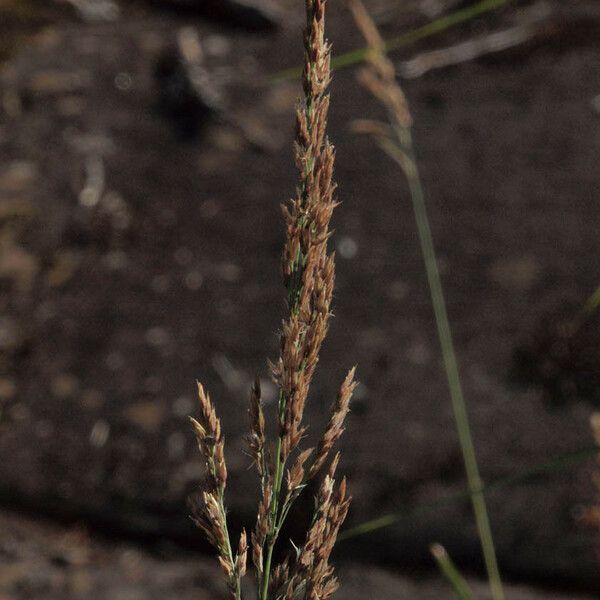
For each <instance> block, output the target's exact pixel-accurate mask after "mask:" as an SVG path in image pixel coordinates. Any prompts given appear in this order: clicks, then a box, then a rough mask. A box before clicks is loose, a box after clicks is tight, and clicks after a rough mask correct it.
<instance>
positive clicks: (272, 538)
mask: <svg viewBox="0 0 600 600" xmlns="http://www.w3.org/2000/svg"><path fill="white" fill-rule="evenodd" d="M280 403H281V399H280ZM281 446H282V436H281V435H279V436H277V445H276V448H275V455H276V456H277V459H276V465H275V477H274V479H275V480H274V482H273V500H272V503H271V512H270V523H271V525H270V530H269V534H268V537H267V556H266V558H265V564H264V571H263V578H262V586H261V590H260V600H267V596H268V593H269V579H270V575H271V564H272V562H273V550H274V548H275V542H276V541H277V533H278V528H277V515H278V512H279V496H280V494H281V483H282V481H283V469H284V464H283V460H282V457H281Z"/></svg>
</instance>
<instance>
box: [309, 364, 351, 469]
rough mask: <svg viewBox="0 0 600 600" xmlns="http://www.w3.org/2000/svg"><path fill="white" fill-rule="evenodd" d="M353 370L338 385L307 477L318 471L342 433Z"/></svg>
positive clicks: (348, 406)
mask: <svg viewBox="0 0 600 600" xmlns="http://www.w3.org/2000/svg"><path fill="white" fill-rule="evenodd" d="M355 371H356V367H353V368H352V369H350V371H348V374H347V375H346V378H345V379H344V381H343V382H342V385H341V386H340V391H339V392H338V396H337V400H336V402H335V404H334V405H333V407H332V409H331V416H330V418H329V423H328V424H327V427H326V428H325V433H324V434H323V437H322V438H321V441H320V442H319V446H318V448H317V453H316V458H315V461H314V462H313V464H312V466H311V468H310V472H309V477H314V476H315V475H316V474H317V473H318V472H319V470H320V469H321V467H322V466H323V464H324V463H325V461H326V460H327V456H328V455H329V452H330V451H331V449H332V448H333V446H334V445H335V443H336V442H337V441H338V439H339V438H340V436H341V435H342V433H344V421H345V419H346V415H347V414H348V411H349V410H350V400H351V399H352V394H353V392H354V390H355V388H356V385H357V384H356V382H355V381H354V373H355Z"/></svg>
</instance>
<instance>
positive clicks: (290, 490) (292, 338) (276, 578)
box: [192, 0, 356, 600]
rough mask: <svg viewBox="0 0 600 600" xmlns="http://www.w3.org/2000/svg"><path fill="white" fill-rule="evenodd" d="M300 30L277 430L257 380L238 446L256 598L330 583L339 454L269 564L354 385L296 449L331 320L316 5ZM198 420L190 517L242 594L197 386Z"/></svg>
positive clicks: (239, 557)
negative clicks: (294, 532)
mask: <svg viewBox="0 0 600 600" xmlns="http://www.w3.org/2000/svg"><path fill="white" fill-rule="evenodd" d="M306 17H307V26H306V30H305V33H304V48H305V62H304V74H303V89H304V102H303V104H302V105H301V106H300V107H299V108H298V110H297V116H296V142H295V159H296V165H297V168H298V171H299V183H298V187H297V190H296V196H295V197H294V198H293V200H292V201H291V202H290V204H289V205H287V206H284V207H282V210H283V215H284V219H285V224H286V241H285V246H284V252H283V278H284V284H285V289H286V293H287V307H288V312H287V315H286V317H285V318H284V320H283V323H282V328H281V333H280V355H279V357H278V359H277V360H275V361H274V362H272V363H271V364H270V368H271V374H272V378H273V381H274V382H275V383H276V385H277V387H278V389H279V401H278V403H277V415H276V418H277V426H278V427H277V436H276V439H275V441H274V442H273V443H270V442H269V441H268V440H267V436H266V433H265V414H264V411H263V403H262V398H261V389H260V384H259V381H258V380H257V381H256V382H255V383H254V385H253V387H252V390H251V394H250V408H249V416H250V435H249V437H248V447H249V451H250V455H251V457H252V459H253V462H254V464H255V466H256V469H257V471H258V474H259V478H260V490H261V498H260V501H259V506H258V514H257V520H256V525H255V527H254V530H253V531H252V533H251V536H250V546H251V555H252V561H253V563H254V567H255V570H256V589H257V595H258V597H259V598H260V599H261V600H267V599H273V600H274V599H275V598H286V599H289V600H293V599H296V598H297V599H300V598H305V599H307V600H308V599H310V600H317V599H325V598H328V597H329V596H331V594H333V592H334V591H335V590H336V589H337V587H338V583H337V579H336V578H335V576H334V574H333V568H332V566H331V565H330V563H329V558H330V555H331V551H332V550H333V547H334V544H335V542H336V539H337V535H338V532H339V529H340V527H341V525H342V523H343V522H344V519H345V517H346V514H347V512H348V507H349V503H350V499H349V497H348V495H347V492H346V482H345V479H342V480H341V482H340V483H339V484H336V479H335V477H336V475H335V474H336V468H337V465H338V462H339V454H337V455H335V457H334V458H333V459H332V460H331V461H330V462H329V466H328V467H327V470H326V475H325V477H324V478H323V480H322V482H321V485H320V488H319V491H318V494H317V497H316V500H315V508H314V514H313V518H312V522H311V524H310V527H309V529H308V532H307V533H306V537H305V541H304V542H303V543H302V544H300V545H299V547H296V546H292V549H291V550H293V551H292V552H291V553H290V555H289V556H288V557H287V558H285V559H284V560H283V562H281V563H280V564H278V565H275V564H274V549H275V545H276V542H277V540H278V537H279V534H280V532H281V529H282V527H283V526H284V523H285V521H286V518H287V516H288V515H289V513H290V510H291V508H292V505H293V504H294V502H295V500H296V499H297V498H298V497H299V495H300V494H301V493H302V491H303V489H304V488H305V487H306V486H307V484H308V483H309V481H310V480H311V479H313V478H315V477H316V476H317V475H318V474H319V472H320V471H321V470H323V469H324V468H325V465H326V464H327V463H328V461H329V456H330V455H331V451H332V449H333V446H334V445H335V443H336V442H337V440H338V439H339V437H340V436H341V434H342V432H343V431H344V420H345V417H346V415H347V413H348V407H349V404H350V399H351V396H352V393H353V391H354V388H355V386H356V384H355V382H354V369H351V370H350V371H349V373H348V375H347V376H346V378H345V379H344V381H343V382H342V384H341V387H340V390H339V394H338V398H337V400H336V401H335V402H334V403H333V406H332V408H331V416H330V419H329V422H328V424H327V426H326V428H325V432H324V433H323V436H322V438H321V440H320V442H319V443H318V444H317V446H315V447H312V448H302V439H303V437H304V435H305V433H306V431H307V425H306V423H305V421H304V418H303V417H304V410H305V406H306V402H307V398H308V392H309V388H310V384H311V380H312V377H313V374H314V372H315V368H316V366H317V362H318V360H319V352H320V349H321V345H322V343H323V340H324V339H325V335H326V333H327V329H328V323H329V318H330V316H331V300H332V296H333V282H334V272H335V262H334V255H333V253H330V252H329V251H328V247H327V246H328V240H329V237H330V235H331V232H330V230H329V223H330V220H331V216H332V214H333V210H334V208H335V207H336V206H337V200H336V198H335V190H336V185H335V183H334V182H333V163H334V157H335V154H334V149H333V146H332V145H331V143H330V142H329V140H328V139H327V136H326V126H327V114H328V109H329V94H328V91H327V90H328V86H329V82H330V77H331V74H330V56H331V47H330V45H329V44H328V43H327V41H326V40H325V33H324V25H325V1H324V0H306ZM198 392H199V397H200V408H201V411H200V412H201V417H200V419H199V420H193V421H192V423H193V426H194V429H195V432H196V436H197V438H198V444H199V447H200V451H201V453H202V455H203V457H204V461H205V464H206V472H207V475H208V477H207V481H206V483H205V486H204V488H203V490H202V498H201V500H200V502H199V504H198V506H197V508H196V510H195V513H194V514H195V520H196V523H197V524H198V526H199V527H200V529H202V531H203V532H204V534H205V535H206V537H207V539H208V540H209V541H210V542H211V544H212V545H213V547H214V548H215V550H216V552H217V556H218V560H219V563H220V565H221V567H222V569H223V571H224V573H225V576H226V579H227V583H228V586H229V590H230V592H231V596H232V598H236V599H239V598H241V595H242V586H241V578H242V577H243V575H244V573H245V571H246V563H247V557H246V555H247V553H248V539H247V536H246V533H245V531H242V533H241V535H240V537H239V543H238V544H237V551H235V552H234V550H233V544H232V543H231V541H230V534H229V532H228V528H227V514H226V510H225V487H226V482H227V467H226V464H225V452H224V439H223V435H222V431H221V424H220V421H219V419H218V418H217V416H216V412H215V408H214V405H213V404H212V402H211V400H210V398H209V396H208V394H207V393H206V391H205V390H204V388H203V387H202V386H201V385H200V384H199V385H198Z"/></svg>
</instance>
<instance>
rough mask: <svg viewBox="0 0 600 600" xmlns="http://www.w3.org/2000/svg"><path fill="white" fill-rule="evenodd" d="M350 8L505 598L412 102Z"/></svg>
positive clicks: (491, 567)
mask: <svg viewBox="0 0 600 600" xmlns="http://www.w3.org/2000/svg"><path fill="white" fill-rule="evenodd" d="M350 6H351V9H352V13H353V16H354V20H355V22H356V24H357V26H358V28H359V29H360V31H361V32H362V34H363V37H364V38H365V41H366V43H367V46H368V50H367V53H366V66H365V67H364V68H362V69H361V70H360V72H359V80H360V82H361V83H362V85H363V86H364V87H365V88H366V89H367V90H368V91H370V92H371V94H372V95H373V96H375V97H376V98H377V99H378V100H379V101H380V102H381V103H382V104H383V106H384V107H385V108H386V110H387V113H388V123H387V124H385V123H379V122H370V121H368V122H364V121H363V122H361V123H360V125H359V130H360V131H363V132H366V133H369V134H371V135H372V137H373V138H374V139H375V141H376V142H377V143H378V144H379V146H380V147H381V148H382V149H383V150H384V151H385V152H386V153H387V154H388V155H389V156H390V157H391V158H392V159H393V160H394V161H396V162H397V163H398V165H399V166H400V168H401V169H402V170H403V172H404V174H405V176H406V178H407V180H408V184H409V187H410V193H411V199H412V204H413V210H414V214H415V220H416V223H417V230H418V236H419V241H420V244H421V251H422V253H423V258H424V261H425V271H426V274H427V280H428V284H429V289H430V293H431V298H432V304H433V309H434V314H435V321H436V325H437V329H438V337H439V341H440V345H441V349H442V356H443V361H444V367H445V371H446V377H447V379H448V386H449V389H450V396H451V400H452V408H453V411H454V418H455V423H456V428H457V432H458V437H459V442H460V446H461V451H462V454H463V459H464V464H465V469H466V473H467V480H468V484H469V491H470V495H471V500H472V503H473V511H474V514H475V520H476V523H477V529H478V533H479V538H480V541H481V546H482V551H483V556H484V561H485V565H486V569H487V573H488V578H489V582H490V588H491V592H492V597H493V599H494V600H503V599H504V591H503V587H502V583H501V579H500V573H499V569H498V563H497V559H496V552H495V548H494V542H493V537H492V532H491V527H490V523H489V518H488V514H487V507H486V502H485V498H484V496H483V493H482V488H483V484H482V481H481V477H480V475H479V468H478V465H477V459H476V455H475V448H474V445H473V438H472V435H471V429H470V425H469V419H468V415H467V410H466V404H465V400H464V397H463V392H462V385H461V380H460V375H459V371H458V364H457V359H456V353H455V351H454V344H453V341H452V333H451V330H450V324H449V321H448V314H447V310H446V303H445V299H444V293H443V288H442V283H441V278H440V274H439V270H438V266H437V260H436V256H435V249H434V245H433V238H432V235H431V228H430V225H429V218H428V216H427V210H426V207H425V200H424V195H423V188H422V185H421V179H420V175H419V170H418V166H417V162H416V159H415V155H414V150H413V144H412V135H411V126H412V119H411V115H410V110H409V107H408V102H407V100H406V97H405V95H404V93H403V91H402V89H401V88H400V86H399V85H398V83H397V81H396V76H395V70H394V66H393V64H392V63H391V61H390V60H389V58H388V57H387V56H386V54H385V52H386V44H385V42H384V40H383V39H382V37H381V36H380V34H379V31H378V30H377V27H376V25H375V24H374V22H373V20H372V19H371V17H370V16H369V14H368V13H367V11H366V9H365V8H364V6H363V5H362V4H361V3H360V1H359V0H353V1H352V2H351V4H350Z"/></svg>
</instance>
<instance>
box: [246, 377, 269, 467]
mask: <svg viewBox="0 0 600 600" xmlns="http://www.w3.org/2000/svg"><path fill="white" fill-rule="evenodd" d="M248 416H249V417H250V435H249V436H248V447H249V450H250V456H251V457H252V459H253V460H254V463H255V464H256V468H257V469H258V472H259V474H260V475H261V476H264V475H265V463H266V457H265V417H264V414H263V409H262V403H261V391H260V379H259V378H258V377H256V379H255V380H254V385H253V386H252V390H251V393H250V407H249V408H248Z"/></svg>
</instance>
